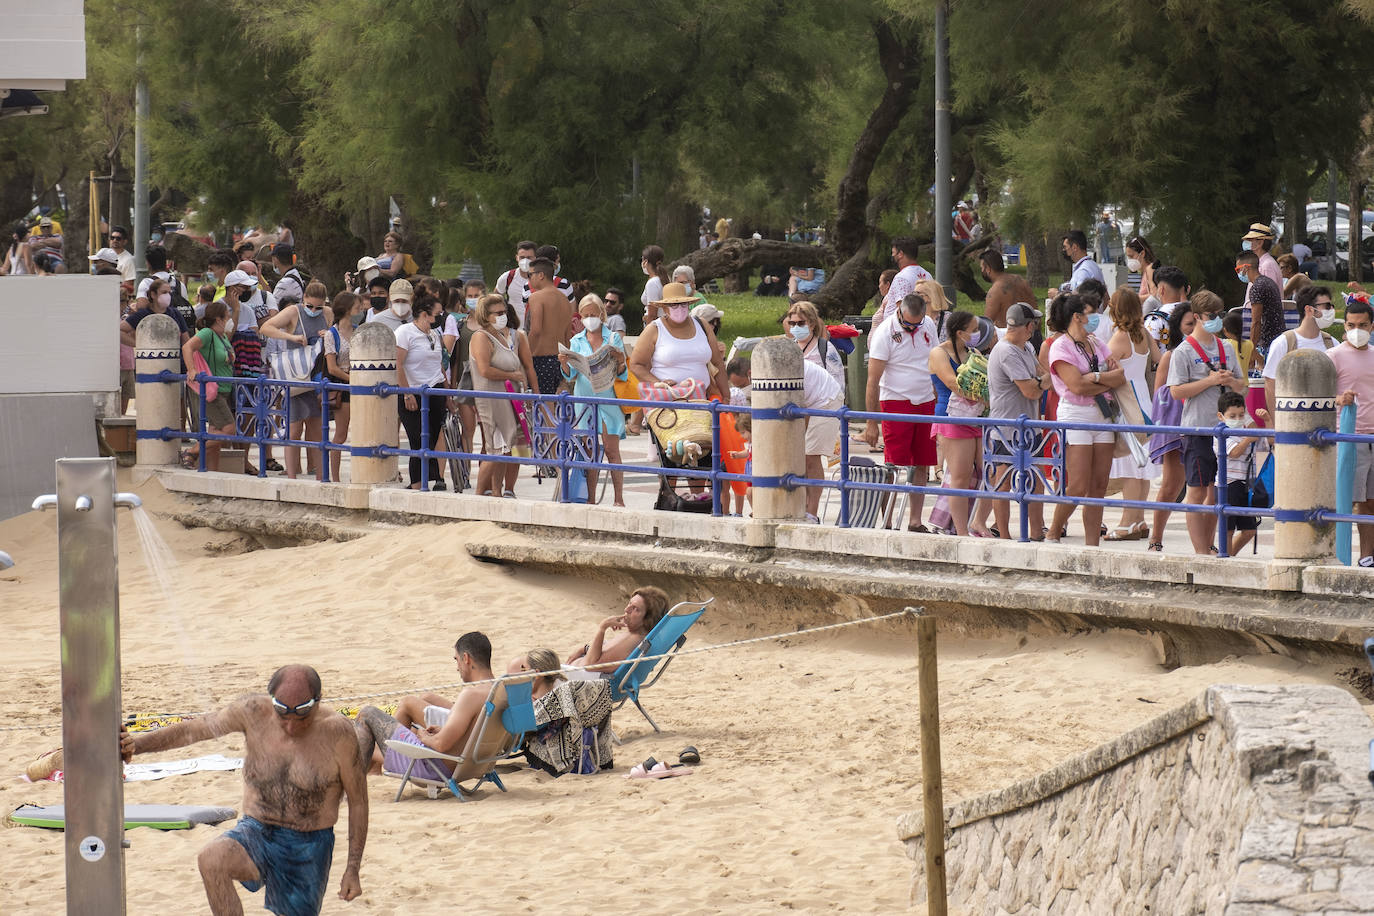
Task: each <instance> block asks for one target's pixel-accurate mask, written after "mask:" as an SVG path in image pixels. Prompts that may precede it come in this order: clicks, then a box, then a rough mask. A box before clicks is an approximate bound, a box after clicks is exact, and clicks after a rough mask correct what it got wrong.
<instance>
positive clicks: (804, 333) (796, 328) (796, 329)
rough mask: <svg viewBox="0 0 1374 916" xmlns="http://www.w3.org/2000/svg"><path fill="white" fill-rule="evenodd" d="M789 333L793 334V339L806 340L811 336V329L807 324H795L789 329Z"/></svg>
mask: <svg viewBox="0 0 1374 916" xmlns="http://www.w3.org/2000/svg"><path fill="white" fill-rule="evenodd" d="M787 333H789V334H791V335H792V339H793V340H806V338H808V337H810V336H811V329H810V328H808V327H807V326H806V325H804V324H803V325H793V326H792V327H790V328H788V329H787Z"/></svg>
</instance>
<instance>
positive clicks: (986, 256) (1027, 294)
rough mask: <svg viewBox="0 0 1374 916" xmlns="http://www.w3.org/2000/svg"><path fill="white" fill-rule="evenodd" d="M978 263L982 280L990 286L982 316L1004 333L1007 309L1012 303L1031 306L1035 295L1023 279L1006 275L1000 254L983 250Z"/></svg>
mask: <svg viewBox="0 0 1374 916" xmlns="http://www.w3.org/2000/svg"><path fill="white" fill-rule="evenodd" d="M978 261H979V265H978V266H979V267H980V268H981V269H982V271H983V279H984V280H986V281H987V282H989V283H991V284H992V286H991V287H989V288H988V297H987V299H986V300H985V301H984V303H983V314H984V315H986V316H987V319H988V321H991V322H992V323H993V325H994V326H996V327H997V329H998V330H999V331H1006V329H1007V309H1009V308H1011V306H1012V303H1014V302H1025V303H1026V304H1028V305H1032V306H1033V305H1034V304H1035V293H1034V292H1033V291H1032V290H1031V285H1030V283H1029V282H1028V281H1027V280H1026V278H1025V277H1022V276H1020V275H1018V274H1009V273H1007V268H1006V263H1005V262H1004V261H1003V260H1002V253H1001V252H999V251H994V250H992V249H991V248H988V249H984V251H983V253H982V254H980V255H978Z"/></svg>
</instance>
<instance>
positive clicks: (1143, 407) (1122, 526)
mask: <svg viewBox="0 0 1374 916" xmlns="http://www.w3.org/2000/svg"><path fill="white" fill-rule="evenodd" d="M1107 307H1108V309H1109V310H1110V311H1111V316H1112V326H1113V327H1114V328H1115V330H1114V331H1113V332H1112V336H1111V339H1110V340H1109V341H1108V342H1107V350H1108V352H1110V353H1111V355H1112V358H1113V359H1115V360H1116V361H1117V362H1118V363H1120V364H1121V368H1122V369H1125V370H1126V381H1127V382H1128V383H1129V384H1130V386H1131V388H1132V389H1134V390H1135V398H1136V402H1137V403H1138V404H1140V412H1141V413H1143V414H1144V415H1145V418H1146V419H1147V420H1148V419H1150V405H1151V398H1152V397H1153V395H1154V390H1153V387H1154V386H1153V385H1152V384H1151V383H1150V382H1148V381H1146V379H1147V378H1151V379H1152V378H1153V377H1154V376H1153V375H1152V374H1150V373H1149V371H1148V370H1149V368H1150V367H1151V366H1154V365H1156V364H1158V363H1159V344H1157V343H1155V339H1154V338H1153V337H1151V336H1150V335H1149V334H1148V333H1147V332H1146V330H1145V317H1144V315H1143V314H1142V311H1141V305H1140V296H1139V295H1138V294H1137V293H1136V292H1135V291H1134V290H1132V289H1131V288H1130V287H1128V286H1122V287H1121V288H1119V289H1118V290H1117V291H1116V292H1115V293H1113V294H1112V298H1111V302H1110V303H1109V304H1108V306H1107ZM1158 476H1159V465H1157V464H1155V463H1154V462H1146V464H1145V466H1144V467H1141V466H1140V465H1138V464H1136V462H1135V459H1134V458H1132V457H1131V456H1130V455H1127V456H1125V457H1123V458H1116V459H1113V460H1112V477H1113V478H1114V479H1117V480H1120V481H1121V498H1122V499H1131V500H1138V501H1141V502H1143V501H1145V500H1147V499H1149V497H1150V481H1152V480H1154V479H1155V478H1156V477H1158ZM1149 534H1150V528H1149V526H1148V525H1147V524H1145V510H1144V509H1122V510H1121V521H1120V522H1118V523H1117V526H1116V527H1115V528H1114V529H1112V530H1111V531H1108V532H1107V535H1106V538H1105V540H1108V541H1138V540H1142V539H1144V538H1146V537H1148V536H1149Z"/></svg>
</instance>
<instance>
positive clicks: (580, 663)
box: [567, 585, 668, 680]
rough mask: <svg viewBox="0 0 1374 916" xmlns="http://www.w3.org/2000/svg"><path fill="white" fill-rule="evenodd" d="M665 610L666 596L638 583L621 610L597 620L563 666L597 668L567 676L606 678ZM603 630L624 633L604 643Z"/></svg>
mask: <svg viewBox="0 0 1374 916" xmlns="http://www.w3.org/2000/svg"><path fill="white" fill-rule="evenodd" d="M667 611H668V595H667V593H666V592H664V591H663V589H661V588H657V587H656V586H653V585H642V586H640V587H639V588H637V589H635V590H634V594H633V595H631V596H630V600H629V602H628V603H627V604H626V605H625V611H624V613H621V614H617V615H615V616H614V617H607V618H606V619H605V620H603V621H601V625H600V626H598V627H597V629H596V635H595V636H593V637H592V641H591V642H589V643H587V644H585V645H583V646H581V647H580V648H577V649H575V650H573V652H572V653H571V654H570V655H569V656H568V660H567V665H569V666H572V667H574V668H584V669H585V668H588V667H590V666H592V665H595V666H597V667H596V668H595V669H594V670H593V671H587V672H582V673H574V672H569V677H573V678H578V677H581V678H582V679H584V680H590V679H593V678H598V677H610V676H611V672H613V671H614V670H615V666H616V665H617V664H619V663H620V662H623V661H624V660H625V659H627V658H629V657H630V653H631V652H633V651H634V650H635V647H636V646H638V645H639V644H640V643H641V642H643V641H644V638H645V637H646V636H648V635H649V633H650V631H652V630H653V628H654V627H656V626H658V622H659V621H660V620H662V619H663V615H664V614H665V613H667ZM607 630H625V631H626V632H625V635H623V636H621V637H620V638H619V639H617V640H616V641H615V642H613V643H611V644H610V645H609V646H608V645H606V631H607ZM603 666H604V667H603Z"/></svg>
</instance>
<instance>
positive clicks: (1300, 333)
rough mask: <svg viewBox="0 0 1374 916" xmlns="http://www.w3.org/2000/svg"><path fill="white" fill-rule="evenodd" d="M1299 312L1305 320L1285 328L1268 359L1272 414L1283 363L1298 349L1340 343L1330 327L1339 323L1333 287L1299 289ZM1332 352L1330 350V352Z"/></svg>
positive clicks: (1266, 375) (1268, 403)
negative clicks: (1295, 325) (1287, 329)
mask: <svg viewBox="0 0 1374 916" xmlns="http://www.w3.org/2000/svg"><path fill="white" fill-rule="evenodd" d="M1297 305H1298V312H1299V314H1301V315H1302V321H1301V322H1299V323H1298V326H1297V327H1296V328H1294V329H1293V330H1291V331H1284V332H1283V333H1282V334H1280V335H1279V336H1278V337H1275V338H1274V342H1273V343H1271V344H1270V345H1269V355H1268V356H1267V357H1265V360H1264V373H1263V375H1264V401H1265V404H1266V406H1267V407H1268V408H1269V415H1270V416H1273V414H1274V383H1275V381H1276V380H1277V379H1278V377H1279V363H1280V362H1281V361H1282V360H1283V358H1284V357H1285V356H1287V355H1288V354H1289V353H1292V352H1293V351H1294V350H1321V351H1322V352H1323V353H1325V352H1326V351H1328V350H1330V349H1331V348H1332V347H1334V346H1336V338H1334V337H1332V336H1331V335H1330V334H1328V333H1326V329H1327V328H1329V327H1331V325H1333V324H1335V323H1336V307H1335V306H1334V305H1332V303H1331V290H1329V289H1327V288H1326V287H1325V286H1305V287H1303V288H1302V289H1300V290H1298V299H1297ZM1328 355H1329V354H1328Z"/></svg>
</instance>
